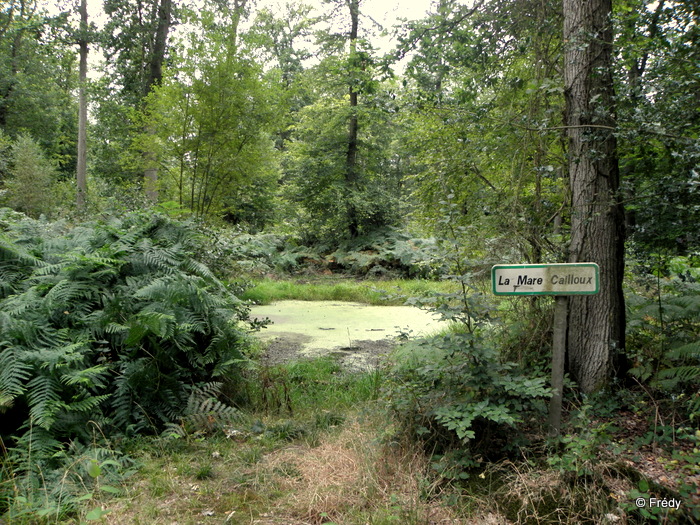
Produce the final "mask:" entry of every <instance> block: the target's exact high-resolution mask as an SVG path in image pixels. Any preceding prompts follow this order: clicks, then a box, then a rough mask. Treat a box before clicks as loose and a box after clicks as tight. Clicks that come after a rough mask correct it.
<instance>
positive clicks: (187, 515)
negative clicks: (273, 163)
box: [102, 358, 468, 525]
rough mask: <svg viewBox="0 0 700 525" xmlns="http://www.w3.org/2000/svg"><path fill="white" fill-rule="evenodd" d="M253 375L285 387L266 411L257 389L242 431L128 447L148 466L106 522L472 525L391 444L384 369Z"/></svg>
mask: <svg viewBox="0 0 700 525" xmlns="http://www.w3.org/2000/svg"><path fill="white" fill-rule="evenodd" d="M257 374H258V376H257V378H256V381H253V382H255V383H256V384H258V385H263V386H264V384H265V379H264V377H263V376H265V375H267V376H268V377H269V378H272V379H274V381H275V383H276V384H277V385H278V389H277V390H276V393H275V394H273V395H271V394H270V393H269V392H267V394H268V395H267V401H265V402H263V400H262V399H263V398H262V392H263V389H262V388H261V390H258V391H251V395H252V396H253V397H257V398H258V402H257V404H256V407H255V410H253V411H251V412H249V413H248V417H247V418H246V419H245V421H244V422H242V423H241V425H240V427H238V428H236V429H231V430H230V431H229V432H227V433H226V434H225V435H224V434H222V433H218V434H204V433H198V432H194V433H191V434H189V435H186V436H184V437H182V438H180V439H176V440H170V441H167V440H163V439H162V438H151V439H145V438H141V439H139V440H138V441H132V442H131V446H130V450H129V452H130V453H131V454H134V455H136V456H137V457H138V460H139V461H140V463H141V464H142V465H143V466H142V468H141V470H140V472H139V473H138V474H137V475H136V476H135V477H134V478H132V480H131V481H130V483H129V486H128V488H126V489H125V491H124V492H125V493H124V495H123V496H121V497H118V498H115V499H113V500H111V501H109V502H107V503H106V506H107V507H108V508H109V510H110V512H109V514H107V515H106V516H105V517H104V519H103V521H102V523H105V524H111V525H122V524H127V523H128V524H132V523H143V524H145V523H148V524H153V525H160V524H170V523H173V522H174V521H177V523H179V524H180V525H188V524H192V525H194V524H200V523H201V524H207V523H217V524H219V523H236V524H241V525H246V524H251V525H252V524H259V525H273V524H286V525H302V524H321V523H327V524H331V523H335V524H337V525H341V524H343V525H355V524H358V525H359V524H365V523H371V524H375V525H383V524H387V525H389V524H394V523H405V524H406V525H418V524H426V523H451V524H460V523H468V522H467V521H465V520H464V519H463V517H461V516H460V513H459V511H458V509H457V508H456V507H454V506H453V507H450V506H448V505H445V498H444V497H443V495H444V494H445V493H446V492H445V488H444V487H440V486H439V485H438V484H436V483H434V481H433V480H434V476H433V475H432V474H431V469H430V465H429V461H428V459H427V458H426V456H425V455H424V454H423V452H422V451H421V450H419V449H417V448H415V447H414V446H412V445H409V444H405V443H404V444H399V443H397V442H396V441H395V440H394V434H395V432H394V429H393V427H392V426H391V425H387V416H386V414H385V413H384V411H383V409H382V408H381V406H380V404H379V402H378V400H377V397H378V394H379V389H380V386H381V383H382V379H383V373H382V372H381V371H377V372H370V373H347V372H343V371H342V370H341V369H340V368H339V367H338V365H337V364H336V363H335V362H333V361H332V360H331V359H328V358H321V359H315V360H308V361H299V362H295V363H288V364H286V365H277V366H274V367H266V368H261V369H259V370H258V371H257ZM274 396H286V397H287V400H286V401H285V402H284V403H281V404H275V403H271V399H272V398H274Z"/></svg>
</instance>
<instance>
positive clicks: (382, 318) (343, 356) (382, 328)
mask: <svg viewBox="0 0 700 525" xmlns="http://www.w3.org/2000/svg"><path fill="white" fill-rule="evenodd" d="M251 317H253V318H258V319H262V318H266V317H267V318H269V319H270V320H271V321H272V322H273V324H270V325H269V326H268V327H267V328H263V329H262V330H261V331H260V333H259V334H258V337H260V338H261V339H263V340H264V341H266V342H267V347H268V348H267V356H266V357H267V359H268V360H269V362H270V363H278V362H283V361H287V360H290V359H295V358H302V357H316V356H321V355H333V356H336V357H338V358H339V359H340V360H341V362H343V363H344V364H346V365H348V366H349V367H351V368H367V367H371V366H376V365H377V364H378V362H379V361H380V360H381V357H382V356H384V355H386V354H387V353H388V352H390V351H391V349H392V348H393V347H394V345H395V342H396V338H397V337H398V336H400V335H402V334H403V335H407V336H409V337H416V336H423V335H429V334H431V333H434V332H437V331H439V330H441V329H442V328H444V327H445V326H446V325H447V323H445V322H444V321H440V320H439V318H438V317H437V316H436V315H435V314H433V313H431V312H426V311H424V310H420V309H418V308H415V307H413V306H370V305H366V304H360V303H349V302H342V301H279V302H276V303H273V304H269V305H264V306H254V307H253V308H252V309H251Z"/></svg>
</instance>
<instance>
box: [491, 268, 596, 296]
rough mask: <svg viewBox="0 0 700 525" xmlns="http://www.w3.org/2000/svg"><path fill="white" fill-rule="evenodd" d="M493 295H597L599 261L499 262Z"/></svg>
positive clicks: (492, 280)
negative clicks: (559, 262) (551, 262)
mask: <svg viewBox="0 0 700 525" xmlns="http://www.w3.org/2000/svg"><path fill="white" fill-rule="evenodd" d="M491 285H492V288H493V293H494V295H594V294H597V293H598V291H599V290H600V270H599V268H598V265H597V264H596V263H563V264H497V265H496V266H494V267H493V268H492V269H491Z"/></svg>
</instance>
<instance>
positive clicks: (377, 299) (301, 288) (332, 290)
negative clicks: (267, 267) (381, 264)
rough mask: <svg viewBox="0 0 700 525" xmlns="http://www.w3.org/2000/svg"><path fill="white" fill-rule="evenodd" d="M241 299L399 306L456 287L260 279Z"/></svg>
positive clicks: (433, 283)
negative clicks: (350, 302)
mask: <svg viewBox="0 0 700 525" xmlns="http://www.w3.org/2000/svg"><path fill="white" fill-rule="evenodd" d="M252 284H253V286H252V287H251V288H249V289H248V290H246V291H245V292H244V293H243V294H242V295H241V299H245V300H250V301H253V302H255V303H256V304H269V303H272V302H274V301H282V300H301V301H352V302H358V303H364V304H371V305H401V304H403V303H404V302H405V301H406V298H407V297H415V296H420V295H426V294H430V293H434V292H441V293H450V292H455V291H457V290H458V286H457V285H456V283H454V282H450V281H428V280H422V279H405V280H404V279H393V280H385V281H358V280H352V279H339V278H337V277H329V278H324V277H316V278H313V279H306V280H294V281H292V280H279V279H270V278H267V279H260V280H255V281H253V282H252Z"/></svg>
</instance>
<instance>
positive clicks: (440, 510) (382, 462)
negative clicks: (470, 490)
mask: <svg viewBox="0 0 700 525" xmlns="http://www.w3.org/2000/svg"><path fill="white" fill-rule="evenodd" d="M261 468H264V469H266V470H267V471H268V472H273V473H274V472H278V473H279V472H287V473H289V474H290V475H287V476H286V477H285V478H284V479H283V480H281V481H280V486H281V487H283V488H284V490H285V492H286V493H287V494H286V496H285V497H283V498H282V499H281V500H280V501H279V502H278V503H277V505H276V506H275V509H273V510H272V511H271V513H270V514H271V515H270V516H268V518H267V519H272V516H274V519H276V520H277V521H276V522H277V523H279V522H283V523H297V522H298V523H305V524H314V525H315V524H320V523H325V522H327V521H332V522H334V523H337V524H338V525H345V524H348V525H350V524H354V523H365V521H364V519H366V518H367V517H371V516H376V515H386V516H389V515H392V516H394V517H395V518H397V519H398V518H404V519H405V518H408V521H407V522H408V523H425V524H428V523H430V524H447V523H450V524H459V523H462V521H460V519H459V517H458V516H457V515H456V514H455V513H454V512H453V511H452V509H450V508H448V507H446V506H444V505H442V504H441V503H440V502H439V501H438V500H437V498H436V497H435V496H437V492H438V491H437V488H436V486H430V485H429V482H428V481H427V480H428V470H429V468H428V464H427V460H426V459H425V457H424V455H423V454H421V453H420V452H418V451H412V450H408V449H406V448H392V447H388V446H383V445H380V444H378V443H377V442H376V434H375V433H373V432H371V431H368V430H367V429H365V428H363V427H362V426H360V425H359V424H358V423H354V424H350V425H348V426H346V428H344V429H343V431H342V432H341V433H339V434H338V435H336V436H333V437H332V438H330V439H328V440H326V441H324V442H323V443H322V444H321V445H320V446H318V447H315V448H311V447H298V446H297V447H289V448H286V449H283V450H280V451H277V452H275V453H273V454H271V455H269V456H268V457H266V458H265V460H264V461H263V462H262V464H261ZM430 496H433V497H434V500H433V501H431V498H430ZM363 518H364V519H363ZM279 520H282V521H279ZM285 520H289V521H285ZM292 520H296V521H292ZM255 523H267V522H264V521H263V522H258V521H256V522H255ZM270 523H272V522H270Z"/></svg>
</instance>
